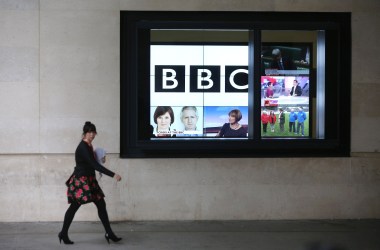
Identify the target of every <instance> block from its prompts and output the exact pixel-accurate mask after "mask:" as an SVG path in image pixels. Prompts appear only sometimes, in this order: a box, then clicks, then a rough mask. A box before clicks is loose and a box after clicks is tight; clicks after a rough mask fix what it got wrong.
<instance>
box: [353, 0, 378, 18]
mask: <svg viewBox="0 0 380 250" xmlns="http://www.w3.org/2000/svg"><path fill="white" fill-rule="evenodd" d="M379 11H380V2H379V1H378V0H353V12H367V13H370V14H371V15H373V13H375V15H376V14H377V13H378V12H379Z"/></svg>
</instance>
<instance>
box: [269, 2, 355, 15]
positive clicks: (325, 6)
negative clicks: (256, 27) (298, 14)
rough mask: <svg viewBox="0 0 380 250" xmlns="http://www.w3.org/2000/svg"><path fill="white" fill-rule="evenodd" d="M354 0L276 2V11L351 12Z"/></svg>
mask: <svg viewBox="0 0 380 250" xmlns="http://www.w3.org/2000/svg"><path fill="white" fill-rule="evenodd" d="M353 1H354V0H344V1H342V0H319V1H315V0H286V1H284V0H274V3H275V4H274V5H275V8H274V11H305V12H308V11H316V12H319V11H326V12H332V11H336V12H344V11H345V12H350V11H352V6H353Z"/></svg>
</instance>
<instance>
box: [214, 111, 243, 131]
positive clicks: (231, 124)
mask: <svg viewBox="0 0 380 250" xmlns="http://www.w3.org/2000/svg"><path fill="white" fill-rule="evenodd" d="M241 118H243V116H242V114H241V112H240V110H238V109H233V110H231V111H230V112H229V113H228V123H225V124H224V125H223V127H222V129H221V130H220V131H219V133H218V134H217V135H216V137H233V138H236V137H247V130H246V129H245V128H244V127H243V126H242V125H241V124H239V121H240V120H241Z"/></svg>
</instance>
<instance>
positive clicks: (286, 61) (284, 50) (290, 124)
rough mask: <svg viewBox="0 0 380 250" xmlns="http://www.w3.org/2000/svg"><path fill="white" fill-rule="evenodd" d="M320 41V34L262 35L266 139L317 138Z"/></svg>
mask: <svg viewBox="0 0 380 250" xmlns="http://www.w3.org/2000/svg"><path fill="white" fill-rule="evenodd" d="M317 38H318V31H263V32H262V44H261V69H262V71H261V123H262V124H261V127H262V131H261V135H262V136H263V137H287V138H289V137H295V138H302V137H306V138H308V137H309V138H310V137H314V138H316V137H318V136H317V134H318V133H317V131H316V120H317V114H318V110H316V108H315V107H314V105H315V101H317V100H316V98H315V97H316V93H315V89H317V88H316V85H317V83H318V84H320V85H321V84H324V80H323V79H319V82H318V81H317V79H316V74H315V72H316V71H317V69H316V65H317V63H316V60H317V57H316V55H317V46H318V44H317V40H318V39H317ZM313 91H314V92H313ZM322 108H323V107H322Z"/></svg>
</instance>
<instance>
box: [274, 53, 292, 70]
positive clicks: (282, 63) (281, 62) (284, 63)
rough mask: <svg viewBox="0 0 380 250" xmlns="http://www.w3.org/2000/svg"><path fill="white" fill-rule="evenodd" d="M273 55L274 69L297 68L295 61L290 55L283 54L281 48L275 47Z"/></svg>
mask: <svg viewBox="0 0 380 250" xmlns="http://www.w3.org/2000/svg"><path fill="white" fill-rule="evenodd" d="M272 56H273V62H272V64H271V68H272V69H279V70H294V69H296V67H295V66H294V63H293V61H292V60H291V59H290V58H288V57H284V56H283V55H282V53H281V50H280V49H277V48H276V49H273V50H272Z"/></svg>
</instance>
